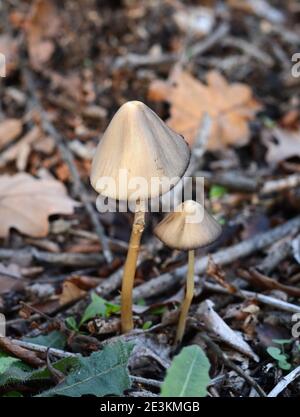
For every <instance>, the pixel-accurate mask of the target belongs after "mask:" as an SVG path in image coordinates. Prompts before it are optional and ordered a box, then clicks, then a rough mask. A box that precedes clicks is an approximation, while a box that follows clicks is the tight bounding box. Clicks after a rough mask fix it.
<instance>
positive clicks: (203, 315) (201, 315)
mask: <svg viewBox="0 0 300 417" xmlns="http://www.w3.org/2000/svg"><path fill="white" fill-rule="evenodd" d="M196 315H197V318H198V319H200V320H201V321H202V322H203V323H204V324H205V326H206V327H207V329H208V330H209V331H210V332H212V333H213V334H215V336H217V337H218V339H220V340H222V341H223V342H225V343H227V344H228V345H230V346H232V347H233V348H235V349H236V350H238V351H239V352H242V353H244V354H245V355H247V356H249V357H250V358H252V359H254V360H255V361H256V362H259V357H258V356H257V355H256V354H255V353H254V352H253V350H252V349H251V347H250V346H249V345H248V343H247V342H246V341H245V340H244V339H243V338H242V336H241V335H240V334H239V333H238V332H235V331H233V330H232V329H231V328H230V327H229V326H228V325H227V324H226V323H225V321H224V320H223V319H222V318H221V317H220V316H219V314H218V313H217V312H216V311H215V310H214V303H213V302H212V301H210V300H205V301H203V302H202V303H201V304H200V305H199V307H198V310H197V313H196Z"/></svg>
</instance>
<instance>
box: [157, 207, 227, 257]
mask: <svg viewBox="0 0 300 417" xmlns="http://www.w3.org/2000/svg"><path fill="white" fill-rule="evenodd" d="M221 232H222V228H221V226H220V225H219V223H218V222H217V221H216V220H215V219H214V218H213V217H212V216H211V215H210V214H208V212H207V211H206V210H205V208H204V207H203V206H202V205H201V204H199V203H197V202H196V201H193V200H187V201H185V202H184V203H181V204H180V205H179V206H178V207H176V209H175V210H174V212H172V213H169V214H167V215H166V217H164V219H163V220H162V221H161V222H160V223H158V225H157V226H156V227H155V229H154V234H155V236H156V237H158V239H160V240H161V241H162V242H163V243H164V244H165V245H167V246H169V247H170V248H173V249H179V250H190V249H196V248H200V247H202V246H206V245H209V244H210V243H212V242H213V241H214V240H216V239H217V238H218V237H219V236H220V234H221Z"/></svg>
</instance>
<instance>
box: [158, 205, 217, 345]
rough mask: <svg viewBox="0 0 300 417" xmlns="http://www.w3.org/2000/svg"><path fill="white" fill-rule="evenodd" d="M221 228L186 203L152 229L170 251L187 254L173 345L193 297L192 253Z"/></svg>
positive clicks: (193, 263) (203, 210)
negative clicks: (182, 296) (183, 294)
mask: <svg viewBox="0 0 300 417" xmlns="http://www.w3.org/2000/svg"><path fill="white" fill-rule="evenodd" d="M221 231H222V229H221V226H220V225H219V223H217V222H216V220H215V219H214V218H213V217H212V216H210V215H209V214H208V212H207V211H206V210H205V209H204V207H202V205H201V204H199V203H197V202H195V201H193V200H187V201H185V202H184V203H181V204H180V205H179V206H178V207H176V208H175V210H174V212H172V213H169V214H167V216H166V217H165V218H164V219H163V220H162V221H161V222H160V223H158V225H157V226H156V227H155V229H154V234H155V235H156V236H157V237H158V238H159V239H160V240H161V241H162V242H163V243H164V244H165V245H167V246H169V247H170V248H173V249H179V250H187V251H188V272H187V278H186V293H185V298H184V301H183V304H182V307H181V312H180V317H179V323H178V327H177V333H176V339H175V342H176V343H178V342H181V340H182V338H183V335H184V331H185V323H186V319H187V315H188V311H189V308H190V305H191V302H192V299H193V295H194V269H195V249H196V248H200V247H202V246H206V245H208V244H210V243H212V242H213V241H214V240H216V239H217V238H218V237H219V236H220V234H221Z"/></svg>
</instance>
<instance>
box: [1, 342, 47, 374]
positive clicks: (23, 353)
mask: <svg viewBox="0 0 300 417" xmlns="http://www.w3.org/2000/svg"><path fill="white" fill-rule="evenodd" d="M0 348H1V349H3V350H5V351H6V352H8V353H10V354H12V355H14V356H16V357H17V358H20V359H22V360H23V361H24V362H26V363H28V364H29V365H32V366H35V367H38V366H42V365H44V364H45V362H44V361H43V360H42V359H40V358H39V357H38V356H37V355H35V354H34V353H32V352H31V351H30V350H26V349H24V347H21V346H19V345H17V344H16V343H14V342H13V341H12V340H11V339H10V338H8V337H0Z"/></svg>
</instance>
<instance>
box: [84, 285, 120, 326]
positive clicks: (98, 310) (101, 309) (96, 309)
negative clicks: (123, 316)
mask: <svg viewBox="0 0 300 417" xmlns="http://www.w3.org/2000/svg"><path fill="white" fill-rule="evenodd" d="M91 299H92V301H91V303H90V304H89V305H88V306H87V308H86V310H85V312H84V313H83V316H82V319H81V321H80V324H79V327H80V326H82V324H84V323H85V322H86V321H88V320H90V319H93V318H94V317H97V316H101V317H109V316H110V315H111V314H113V313H118V312H119V311H120V306H118V305H116V304H112V303H110V302H108V301H106V300H104V298H102V297H99V295H97V294H96V293H92V295H91Z"/></svg>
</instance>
